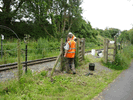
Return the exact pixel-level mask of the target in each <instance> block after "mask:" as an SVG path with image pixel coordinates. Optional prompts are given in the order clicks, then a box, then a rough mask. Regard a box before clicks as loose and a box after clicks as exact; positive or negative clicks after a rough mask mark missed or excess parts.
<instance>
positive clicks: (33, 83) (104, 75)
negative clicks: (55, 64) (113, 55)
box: [0, 56, 122, 100]
mask: <svg viewBox="0 0 133 100" xmlns="http://www.w3.org/2000/svg"><path fill="white" fill-rule="evenodd" d="M92 59H93V61H92ZM100 60H101V59H99V58H95V57H93V56H89V57H85V61H83V62H82V63H80V65H81V66H80V67H78V68H77V69H76V72H77V74H76V75H72V74H63V73H60V74H58V75H57V76H54V77H53V79H54V81H53V82H50V78H48V77H46V73H47V72H46V71H42V72H39V73H32V72H31V71H30V70H28V73H27V74H25V75H23V76H22V78H21V80H20V81H19V82H18V81H17V80H11V81H7V82H2V83H0V100H8V99H10V100H43V99H45V100H81V99H83V100H91V99H92V98H93V97H94V96H96V95H98V94H99V93H100V92H101V91H102V90H103V89H104V88H105V87H107V85H108V84H109V83H110V82H112V81H113V80H114V79H115V78H116V77H117V76H118V75H119V74H120V73H121V72H122V70H112V71H111V72H106V71H105V70H99V71H98V73H94V75H91V76H85V74H86V73H88V63H89V62H94V61H96V62H99V61H100ZM97 67H99V66H97Z"/></svg>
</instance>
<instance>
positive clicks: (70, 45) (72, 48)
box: [66, 40, 76, 58]
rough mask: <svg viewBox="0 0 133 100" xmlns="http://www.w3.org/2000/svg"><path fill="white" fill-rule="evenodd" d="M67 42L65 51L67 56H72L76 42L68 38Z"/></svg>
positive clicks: (73, 55)
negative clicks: (67, 48) (67, 47)
mask: <svg viewBox="0 0 133 100" xmlns="http://www.w3.org/2000/svg"><path fill="white" fill-rule="evenodd" d="M67 43H68V44H69V50H68V51H67V54H66V57H67V58H74V57H75V52H76V42H75V41H74V40H70V41H68V42H67Z"/></svg>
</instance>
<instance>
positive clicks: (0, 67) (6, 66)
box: [0, 49, 103, 72]
mask: <svg viewBox="0 0 133 100" xmlns="http://www.w3.org/2000/svg"><path fill="white" fill-rule="evenodd" d="M98 50H103V49H98ZM98 50H96V51H98ZM90 52H91V51H87V52H85V53H90ZM56 58H57V57H50V58H44V59H38V60H30V61H27V66H30V65H35V64H40V63H46V62H51V61H55V60H56ZM21 64H22V66H23V67H25V62H22V63H21ZM15 68H17V63H9V64H3V65H0V72H1V71H6V70H10V69H15Z"/></svg>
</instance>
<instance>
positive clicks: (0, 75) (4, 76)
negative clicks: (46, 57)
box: [0, 61, 59, 82]
mask: <svg viewBox="0 0 133 100" xmlns="http://www.w3.org/2000/svg"><path fill="white" fill-rule="evenodd" d="M54 64H55V61H52V62H47V63H42V64H36V65H32V66H28V68H30V69H31V70H32V72H34V71H37V72H39V71H41V70H43V69H45V68H52V67H53V66H54ZM57 67H59V64H58V65H57ZM24 71H25V67H23V72H24ZM17 72H18V70H17V69H12V70H7V71H3V72H0V82H2V81H6V80H10V79H12V78H17Z"/></svg>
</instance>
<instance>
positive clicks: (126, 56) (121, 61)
mask: <svg viewBox="0 0 133 100" xmlns="http://www.w3.org/2000/svg"><path fill="white" fill-rule="evenodd" d="M132 58H133V46H128V47H125V48H123V52H122V53H121V52H120V51H119V52H118V53H117V54H116V57H115V61H114V62H113V63H110V62H108V63H107V64H105V65H106V66H108V67H109V68H111V69H116V70H125V69H127V68H128V67H129V64H130V62H131V60H132Z"/></svg>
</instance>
